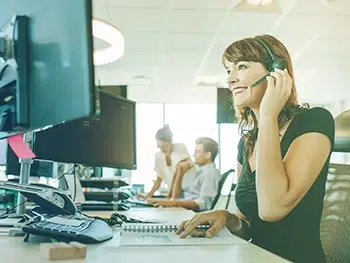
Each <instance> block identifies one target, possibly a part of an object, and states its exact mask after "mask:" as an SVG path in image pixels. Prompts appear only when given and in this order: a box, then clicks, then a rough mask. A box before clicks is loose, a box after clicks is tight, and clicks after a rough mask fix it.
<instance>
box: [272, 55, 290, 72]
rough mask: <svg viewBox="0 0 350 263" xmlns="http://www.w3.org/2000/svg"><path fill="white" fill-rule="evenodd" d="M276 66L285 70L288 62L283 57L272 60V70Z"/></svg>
mask: <svg viewBox="0 0 350 263" xmlns="http://www.w3.org/2000/svg"><path fill="white" fill-rule="evenodd" d="M276 68H278V69H280V70H284V69H285V68H287V63H286V62H285V60H284V59H283V58H277V59H275V60H274V61H272V63H271V66H270V71H274V70H275V69H276Z"/></svg>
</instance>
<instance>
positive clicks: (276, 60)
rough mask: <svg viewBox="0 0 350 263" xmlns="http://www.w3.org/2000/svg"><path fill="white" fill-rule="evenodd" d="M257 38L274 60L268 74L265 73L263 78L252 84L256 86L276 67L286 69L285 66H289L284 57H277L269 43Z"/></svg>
mask: <svg viewBox="0 0 350 263" xmlns="http://www.w3.org/2000/svg"><path fill="white" fill-rule="evenodd" d="M255 40H257V41H258V42H259V43H260V44H261V45H262V46H263V47H264V48H265V49H266V51H267V53H269V56H270V58H271V60H272V61H271V62H270V64H269V71H270V72H269V73H267V74H266V75H264V76H263V77H262V78H260V79H259V80H257V81H256V82H254V83H253V84H252V87H255V86H257V85H258V84H260V83H261V82H263V81H264V80H265V79H266V77H268V76H270V73H271V72H273V71H274V70H275V69H276V68H278V69H280V70H284V69H285V68H287V63H286V61H285V60H284V59H283V58H275V56H274V55H273V53H272V51H271V50H270V48H269V47H268V46H267V44H265V43H264V41H262V40H261V39H259V38H256V39H255Z"/></svg>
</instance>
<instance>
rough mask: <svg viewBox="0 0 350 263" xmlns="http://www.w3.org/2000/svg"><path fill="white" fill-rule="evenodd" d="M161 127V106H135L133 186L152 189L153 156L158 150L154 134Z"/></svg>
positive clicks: (153, 177)
mask: <svg viewBox="0 0 350 263" xmlns="http://www.w3.org/2000/svg"><path fill="white" fill-rule="evenodd" d="M162 126H163V104H160V103H159V104H155V103H152V104H151V103H137V104H136V153H137V170H135V171H132V183H133V184H145V189H146V190H147V189H149V188H150V187H152V185H153V183H152V179H155V178H156V174H155V172H154V170H153V168H154V155H155V154H156V153H157V151H158V148H157V144H156V140H155V134H156V132H157V130H158V129H160V128H161V127H162Z"/></svg>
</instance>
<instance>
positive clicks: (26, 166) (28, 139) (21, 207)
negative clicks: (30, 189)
mask: <svg viewBox="0 0 350 263" xmlns="http://www.w3.org/2000/svg"><path fill="white" fill-rule="evenodd" d="M23 142H24V143H26V144H27V145H28V147H29V148H30V149H32V146H33V142H34V133H33V132H27V133H25V134H24V135H23ZM19 162H20V163H21V170H20V175H19V183H20V184H28V183H29V176H30V166H31V165H32V163H33V160H32V159H19ZM25 200H26V198H25V197H24V196H23V195H22V194H21V193H18V199H17V208H16V215H18V217H23V215H24V213H25V209H26V204H25ZM16 215H12V216H16ZM12 216H11V217H12Z"/></svg>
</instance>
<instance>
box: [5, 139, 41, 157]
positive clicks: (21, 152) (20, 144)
mask: <svg viewBox="0 0 350 263" xmlns="http://www.w3.org/2000/svg"><path fill="white" fill-rule="evenodd" d="M7 141H8V143H9V145H10V147H11V149H12V150H13V151H14V152H15V154H16V155H17V157H18V158H20V159H31V158H34V157H35V154H34V153H33V152H32V150H31V149H30V148H29V147H28V145H27V144H26V143H25V142H24V141H23V138H22V134H17V135H14V136H11V137H8V138H7Z"/></svg>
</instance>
